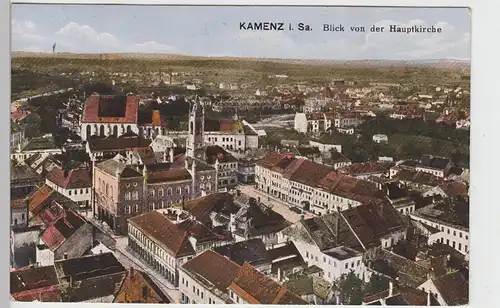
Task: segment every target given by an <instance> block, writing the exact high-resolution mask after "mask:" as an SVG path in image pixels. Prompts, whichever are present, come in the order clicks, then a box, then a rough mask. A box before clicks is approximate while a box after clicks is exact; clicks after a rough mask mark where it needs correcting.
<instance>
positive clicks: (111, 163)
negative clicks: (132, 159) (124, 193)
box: [96, 158, 142, 178]
mask: <svg viewBox="0 0 500 308" xmlns="http://www.w3.org/2000/svg"><path fill="white" fill-rule="evenodd" d="M96 168H98V169H100V170H102V171H104V172H106V173H107V174H109V175H111V176H116V173H117V172H118V173H119V174H120V177H123V178H125V177H126V178H131V177H142V172H139V171H137V170H135V169H133V168H132V167H130V166H127V165H126V164H125V163H123V162H121V161H118V160H116V159H114V158H111V159H108V160H105V161H103V162H100V163H99V164H97V166H96Z"/></svg>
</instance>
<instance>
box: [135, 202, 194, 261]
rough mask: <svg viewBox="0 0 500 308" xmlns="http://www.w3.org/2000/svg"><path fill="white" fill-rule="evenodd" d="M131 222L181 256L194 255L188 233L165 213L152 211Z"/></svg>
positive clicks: (176, 255)
mask: <svg viewBox="0 0 500 308" xmlns="http://www.w3.org/2000/svg"><path fill="white" fill-rule="evenodd" d="M129 223H130V224H132V225H133V226H134V227H136V228H137V229H139V230H140V231H141V232H143V233H144V234H145V235H147V236H149V237H151V239H152V240H154V241H156V242H157V243H159V244H160V245H162V246H163V247H164V248H165V249H167V250H168V251H169V252H170V253H171V254H172V256H174V257H176V258H179V257H183V256H189V255H194V254H195V251H194V248H193V246H192V245H191V242H190V241H189V239H188V234H187V232H185V231H184V230H182V229H181V228H179V227H178V226H177V225H175V224H174V223H172V222H171V221H170V220H169V219H168V218H167V217H165V216H164V215H163V214H161V213H159V212H157V211H152V212H149V213H146V214H142V215H139V216H136V217H133V218H131V219H129Z"/></svg>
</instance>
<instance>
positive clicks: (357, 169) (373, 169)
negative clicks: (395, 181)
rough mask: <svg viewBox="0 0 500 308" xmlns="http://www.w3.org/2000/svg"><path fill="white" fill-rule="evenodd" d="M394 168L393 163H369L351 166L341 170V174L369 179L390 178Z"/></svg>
mask: <svg viewBox="0 0 500 308" xmlns="http://www.w3.org/2000/svg"><path fill="white" fill-rule="evenodd" d="M393 166H394V163H391V162H387V163H385V162H368V163H357V164H350V165H348V166H346V167H343V168H341V169H339V171H340V172H342V173H346V174H349V175H350V176H353V177H356V178H359V179H367V178H368V177H370V176H376V177H383V176H387V177H388V176H389V170H390V168H391V167H393Z"/></svg>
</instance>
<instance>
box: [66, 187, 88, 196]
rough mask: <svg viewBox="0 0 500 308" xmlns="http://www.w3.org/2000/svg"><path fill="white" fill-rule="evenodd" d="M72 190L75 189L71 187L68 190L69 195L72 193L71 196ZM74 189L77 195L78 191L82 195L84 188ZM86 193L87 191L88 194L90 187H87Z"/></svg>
mask: <svg viewBox="0 0 500 308" xmlns="http://www.w3.org/2000/svg"><path fill="white" fill-rule="evenodd" d="M72 191H73V190H71V189H69V190H68V195H70V196H71V194H72ZM74 191H75V196H76V195H78V192H80V195H83V189H80V190H78V189H74ZM85 193H87V194H88V193H89V189H88V188H85Z"/></svg>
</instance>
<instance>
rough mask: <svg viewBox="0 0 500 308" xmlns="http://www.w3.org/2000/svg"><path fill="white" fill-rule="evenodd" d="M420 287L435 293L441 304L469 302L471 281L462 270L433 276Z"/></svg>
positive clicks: (452, 304)
mask: <svg viewBox="0 0 500 308" xmlns="http://www.w3.org/2000/svg"><path fill="white" fill-rule="evenodd" d="M419 289H421V290H423V291H425V292H429V293H431V294H432V295H434V297H435V298H436V299H437V301H438V303H439V304H440V305H441V306H462V305H467V304H469V282H468V281H467V280H466V279H465V277H464V276H463V275H462V274H461V273H460V272H452V273H448V274H445V275H442V276H440V277H436V278H431V279H429V280H427V281H426V282H425V283H423V284H422V285H421V286H419Z"/></svg>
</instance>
